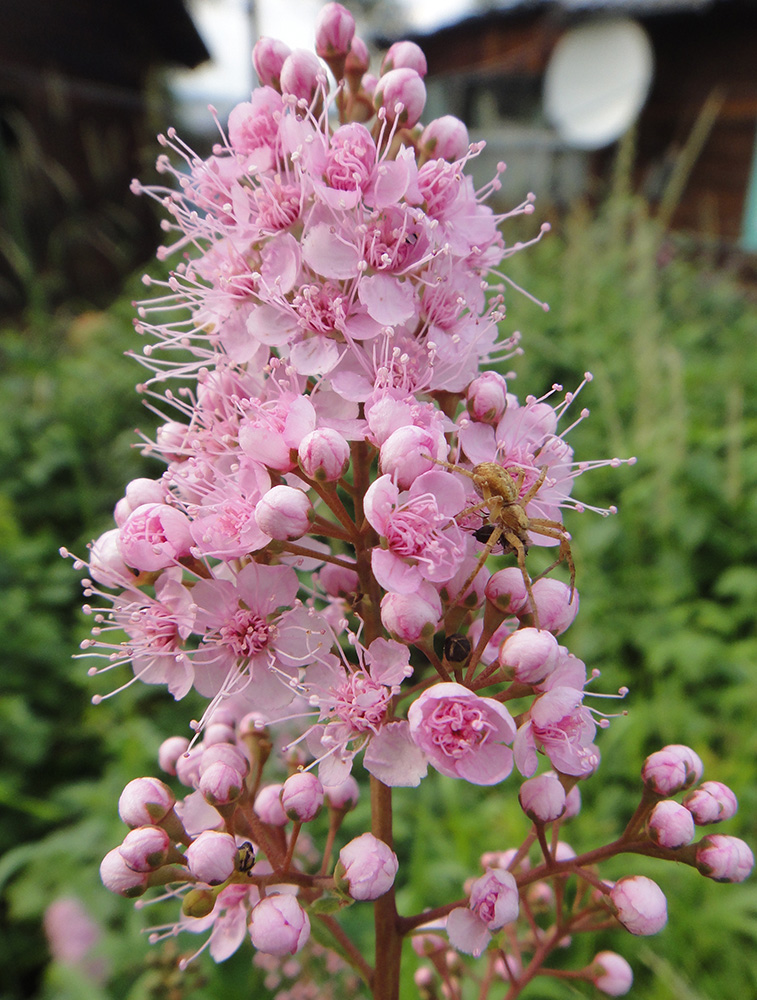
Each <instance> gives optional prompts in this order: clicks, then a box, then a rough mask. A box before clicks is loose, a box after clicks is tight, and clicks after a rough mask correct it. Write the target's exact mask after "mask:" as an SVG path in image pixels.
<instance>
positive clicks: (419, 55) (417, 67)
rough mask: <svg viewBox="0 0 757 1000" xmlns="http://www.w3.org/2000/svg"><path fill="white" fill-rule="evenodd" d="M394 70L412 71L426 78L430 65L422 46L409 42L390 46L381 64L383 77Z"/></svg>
mask: <svg viewBox="0 0 757 1000" xmlns="http://www.w3.org/2000/svg"><path fill="white" fill-rule="evenodd" d="M393 69H412V70H414V71H415V72H416V73H417V74H418V76H420V77H424V76H425V75H426V73H428V64H427V63H426V56H425V54H424V52H423V49H422V48H421V47H420V45H416V44H415V42H408V41H401V42H395V43H394V44H393V45H390V46H389V48H388V49H387V53H386V55H385V56H384V58H383V61H382V63H381V75H382V76H383V75H384V74H385V73H388V72H389V71H390V70H393Z"/></svg>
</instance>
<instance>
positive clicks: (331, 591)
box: [318, 563, 360, 598]
mask: <svg viewBox="0 0 757 1000" xmlns="http://www.w3.org/2000/svg"><path fill="white" fill-rule="evenodd" d="M318 580H319V582H320V584H321V586H322V587H323V589H324V590H325V591H326V593H327V594H328V595H329V597H347V598H351V597H354V596H355V594H357V592H358V589H359V587H360V580H359V578H358V575H357V573H356V572H355V571H354V570H351V569H345V568H344V567H343V566H335V565H334V564H333V563H326V564H325V565H324V566H322V567H321V569H320V570H319V571H318Z"/></svg>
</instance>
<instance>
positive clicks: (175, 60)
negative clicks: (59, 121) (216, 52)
mask: <svg viewBox="0 0 757 1000" xmlns="http://www.w3.org/2000/svg"><path fill="white" fill-rule="evenodd" d="M0 19H1V21H2V31H0V72H2V71H3V70H4V69H7V70H9V71H12V70H13V69H16V70H19V69H23V68H33V69H39V70H46V71H54V72H57V73H59V74H61V75H63V76H67V77H74V78H77V79H81V80H90V81H96V82H99V83H107V84H113V85H115V86H120V87H135V86H139V84H140V83H141V82H142V81H143V80H144V76H145V73H146V72H147V71H148V70H149V69H150V68H153V67H155V66H159V65H164V64H169V65H178V66H186V67H188V68H191V67H194V66H197V65H198V64H199V63H201V62H203V61H204V60H206V59H208V58H209V54H208V51H207V49H206V48H205V44H204V42H203V41H202V39H201V38H200V36H199V34H198V33H197V29H196V28H195V26H194V24H193V22H192V19H191V18H190V16H189V13H188V12H187V9H186V7H185V6H184V3H183V0H0Z"/></svg>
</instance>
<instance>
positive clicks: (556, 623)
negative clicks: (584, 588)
mask: <svg viewBox="0 0 757 1000" xmlns="http://www.w3.org/2000/svg"><path fill="white" fill-rule="evenodd" d="M531 592H532V594H533V595H534V602H535V604H536V611H537V613H538V615H539V625H540V626H541V627H542V628H543V629H546V630H547V631H548V632H551V633H552V635H562V633H563V632H565V630H566V629H567V628H568V627H569V626H570V625H572V624H573V621H574V620H575V617H576V615H577V614H578V606H579V605H578V591H577V590H573V591H572V592H571V589H570V587H569V586H568V584H567V583H563V582H562V580H553V579H552V577H549V576H544V577H542V578H541V580H537V581H536V582H535V583H534V584H533V586H532V587H531Z"/></svg>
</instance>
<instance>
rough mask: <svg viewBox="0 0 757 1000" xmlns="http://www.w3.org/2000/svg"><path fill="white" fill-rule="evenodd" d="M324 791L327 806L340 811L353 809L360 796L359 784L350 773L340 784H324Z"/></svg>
mask: <svg viewBox="0 0 757 1000" xmlns="http://www.w3.org/2000/svg"><path fill="white" fill-rule="evenodd" d="M324 792H325V793H326V801H327V802H328V804H329V806H330V807H331V808H332V809H337V810H339V811H340V812H342V811H344V812H349V811H350V810H352V809H354V808H355V806H356V805H357V803H358V799H359V798H360V786H359V785H358V783H357V781H356V780H355V779H354V778H353V776H352V775H351V774H350V775H348V776H347V777H346V778H345V779H344V781H343V782H342V783H341V784H340V785H326V787H325V789H324Z"/></svg>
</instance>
